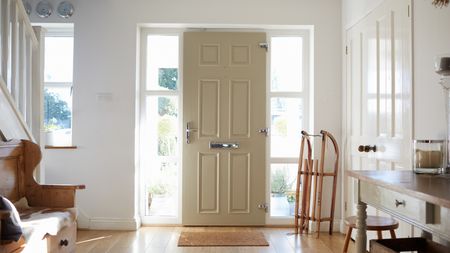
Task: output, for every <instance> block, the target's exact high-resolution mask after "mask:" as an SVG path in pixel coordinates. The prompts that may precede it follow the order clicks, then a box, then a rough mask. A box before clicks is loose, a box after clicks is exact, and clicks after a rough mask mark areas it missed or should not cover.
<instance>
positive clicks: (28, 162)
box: [0, 140, 41, 202]
mask: <svg viewBox="0 0 450 253" xmlns="http://www.w3.org/2000/svg"><path fill="white" fill-rule="evenodd" d="M40 161H41V152H40V147H39V146H38V145H37V144H35V143H32V142H30V141H26V140H12V141H9V142H0V195H2V196H5V197H6V198H8V199H9V200H11V201H12V202H15V201H17V200H19V199H20V198H22V197H24V196H25V195H26V190H27V187H29V186H31V187H32V186H34V185H36V181H35V180H34V177H33V171H34V169H35V168H36V166H37V165H38V164H39V162H40Z"/></svg>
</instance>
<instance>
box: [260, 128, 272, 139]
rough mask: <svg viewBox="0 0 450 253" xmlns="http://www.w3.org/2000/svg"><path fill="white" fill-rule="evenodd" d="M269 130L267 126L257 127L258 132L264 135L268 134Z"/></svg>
mask: <svg viewBox="0 0 450 253" xmlns="http://www.w3.org/2000/svg"><path fill="white" fill-rule="evenodd" d="M269 131H270V129H269V128H268V127H266V128H261V129H259V130H258V133H260V134H264V136H266V137H267V136H269Z"/></svg>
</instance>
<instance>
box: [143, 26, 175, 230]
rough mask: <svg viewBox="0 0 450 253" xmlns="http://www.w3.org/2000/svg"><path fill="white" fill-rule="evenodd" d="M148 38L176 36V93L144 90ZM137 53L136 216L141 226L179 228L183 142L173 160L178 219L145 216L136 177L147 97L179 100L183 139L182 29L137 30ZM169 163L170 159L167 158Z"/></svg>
mask: <svg viewBox="0 0 450 253" xmlns="http://www.w3.org/2000/svg"><path fill="white" fill-rule="evenodd" d="M149 35H161V36H178V38H179V42H178V43H179V44H178V57H179V58H178V90H176V91H173V90H147V87H146V80H147V76H146V69H147V37H148V36H149ZM138 49H139V54H138V58H139V59H138V62H139V65H140V68H139V74H138V78H139V86H138V91H137V96H136V97H137V98H138V99H139V101H138V103H137V104H138V105H139V108H138V111H137V114H136V115H138V116H137V118H138V121H139V122H137V124H138V126H139V130H138V132H137V133H136V134H137V136H136V148H137V149H136V150H137V152H136V154H138V157H137V159H136V160H137V161H138V162H137V168H138V172H137V173H136V174H137V177H138V181H137V182H139V187H138V191H139V192H138V198H137V200H138V208H139V216H140V219H141V222H142V224H144V225H152V224H173V225H178V224H181V215H182V202H181V201H182V171H183V170H182V165H183V164H182V157H183V150H182V147H183V145H182V144H183V143H182V141H181V139H182V138H180V141H179V142H178V150H179V151H180V152H179V154H178V157H177V158H176V159H174V160H172V161H174V162H177V164H178V210H177V217H163V216H146V215H145V213H146V206H145V203H147V202H146V201H145V198H146V197H147V196H146V189H145V177H140V176H139V175H140V174H141V173H142V171H143V170H144V169H145V168H143V167H142V166H141V164H140V162H139V160H140V157H141V156H143V155H144V151H145V148H144V146H143V144H142V143H140V140H141V137H142V136H145V129H144V127H143V126H145V125H146V121H147V119H146V116H145V115H146V98H147V97H149V96H176V97H178V129H179V132H178V136H180V137H182V129H183V127H182V122H183V121H182V120H183V30H182V29H163V28H161V29H159V28H145V27H142V28H140V32H139V46H138ZM168 160H170V159H168Z"/></svg>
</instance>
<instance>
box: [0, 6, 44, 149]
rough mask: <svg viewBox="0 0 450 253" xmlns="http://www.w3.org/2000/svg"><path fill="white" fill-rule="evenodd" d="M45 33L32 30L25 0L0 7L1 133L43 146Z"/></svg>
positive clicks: (37, 28)
mask: <svg viewBox="0 0 450 253" xmlns="http://www.w3.org/2000/svg"><path fill="white" fill-rule="evenodd" d="M43 34H44V32H43V29H42V28H40V27H32V25H31V22H30V20H29V18H28V15H27V13H26V11H25V8H24V6H23V3H22V1H21V0H1V3H0V69H1V71H0V130H1V131H2V132H3V134H4V135H5V136H6V137H7V138H8V139H27V140H32V141H35V142H38V143H39V142H40V139H41V138H40V135H41V133H40V132H41V124H42V123H41V122H42V120H41V119H42V116H41V115H42V104H43V103H42V99H43V85H42V83H43V66H44V65H43V47H42V44H41V43H40V41H42V40H43Z"/></svg>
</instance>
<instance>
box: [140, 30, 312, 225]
mask: <svg viewBox="0 0 450 253" xmlns="http://www.w3.org/2000/svg"><path fill="white" fill-rule="evenodd" d="M199 29H201V30H205V29H208V31H222V32H226V31H229V32H233V31H234V32H236V31H246V32H251V31H259V32H261V31H263V32H266V33H267V36H268V37H267V38H268V39H269V38H270V36H298V35H300V36H302V37H303V43H304V44H303V45H304V52H305V53H306V54H307V55H306V57H304V59H305V58H306V60H304V64H303V78H304V80H303V83H304V91H303V92H302V93H303V94H306V96H302V98H303V99H304V101H305V105H307V106H305V108H307V109H306V110H304V112H305V115H304V122H306V125H307V126H308V129H307V130H310V129H314V124H313V123H314V118H313V115H314V114H313V112H314V99H313V98H314V96H313V94H314V26H311V25H236V24H217V25H213V24H142V25H139V26H138V32H137V50H138V52H137V56H136V57H137V59H136V63H137V64H138V68H137V74H136V79H137V81H136V87H137V88H136V119H135V124H136V126H137V127H136V130H135V136H136V137H135V167H136V173H135V176H136V178H135V182H136V187H135V192H136V193H135V203H136V204H135V206H136V210H138V213H137V214H136V216H137V217H140V219H141V222H142V223H143V224H144V225H145V224H174V225H176V224H181V214H182V203H181V201H182V199H181V196H182V194H181V190H182V176H183V175H182V172H183V167H182V163H181V159H182V157H183V150H182V148H181V147H182V142H181V141H180V143H179V144H178V145H179V150H180V154H179V156H180V159H179V160H180V161H179V176H178V196H179V199H178V216H177V218H176V219H174V218H163V217H155V218H153V217H149V216H145V215H144V214H145V203H146V202H145V201H144V200H145V199H144V198H145V197H146V196H145V194H144V192H145V189H144V182H143V179H142V178H141V177H140V175H141V163H140V157H141V154H142V152H143V150H142V147H141V143H140V139H141V136H142V135H143V133H142V127H141V125H142V124H144V123H145V116H144V114H143V113H142V112H144V111H145V108H144V106H145V104H144V98H145V97H146V96H147V95H170V94H172V93H170V94H169V93H165V91H146V90H145V80H146V79H145V78H146V75H145V69H146V58H145V57H146V47H145V44H146V39H145V37H146V35H149V34H155V35H176V36H179V76H178V79H179V90H178V91H177V93H178V96H179V131H180V132H179V134H180V136H181V135H182V134H184V132H183V129H184V128H183V125H182V122H183V114H182V112H183V107H182V105H183V84H182V80H183V64H182V63H183V32H185V31H189V30H199ZM267 57H268V58H267V64H268V65H267V68H268V69H267V71H266V73H267V76H266V77H267V78H266V83H267V84H266V98H267V105H266V106H268V107H267V110H266V111H267V113H269V112H270V110H269V109H270V104H269V101H270V97H269V96H268V94H269V91H270V65H269V64H270V55H269V54H268V56H267ZM289 93H291V92H289ZM277 95H281V96H283V97H296V95H295V94H294V95H293V94H288V93H284V94H282V93H277ZM266 120H267V121H266V122H267V126H270V119H269V117H268V116H266ZM267 143H268V144H267V145H266V201H267V203H270V194H268V192H269V191H270V162H271V161H272V162H280V163H282V162H284V163H287V162H289V163H297V162H298V159H297V158H287V159H273V160H271V161H269V159H270V156H269V155H270V153H269V152H270V146H269V145H270V144H269V142H267ZM265 222H266V224H267V225H273V224H293V223H294V220H293V217H270V213H267V215H266V221H265Z"/></svg>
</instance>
